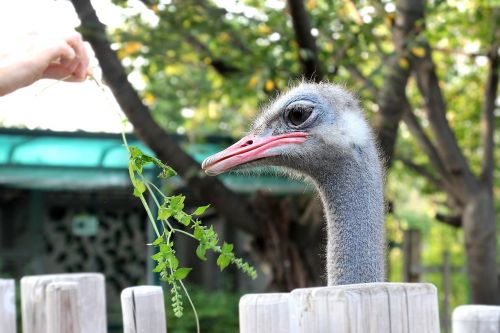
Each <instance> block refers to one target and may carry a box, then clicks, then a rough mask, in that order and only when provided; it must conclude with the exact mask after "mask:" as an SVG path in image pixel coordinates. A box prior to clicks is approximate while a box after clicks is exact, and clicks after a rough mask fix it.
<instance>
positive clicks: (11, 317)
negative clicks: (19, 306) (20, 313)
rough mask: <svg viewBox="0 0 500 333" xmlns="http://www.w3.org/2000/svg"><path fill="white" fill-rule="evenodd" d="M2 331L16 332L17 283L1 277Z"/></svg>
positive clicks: (0, 307)
mask: <svg viewBox="0 0 500 333" xmlns="http://www.w3.org/2000/svg"><path fill="white" fill-rule="evenodd" d="M0 331H1V332H5V333H16V332H17V331H16V284H15V281H14V280H11V279H0Z"/></svg>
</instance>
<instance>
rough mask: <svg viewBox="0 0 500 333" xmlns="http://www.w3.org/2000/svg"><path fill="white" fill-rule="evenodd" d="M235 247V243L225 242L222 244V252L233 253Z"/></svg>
mask: <svg viewBox="0 0 500 333" xmlns="http://www.w3.org/2000/svg"><path fill="white" fill-rule="evenodd" d="M233 248H234V246H233V244H231V243H226V242H224V244H223V245H222V249H221V251H222V253H225V254H227V253H232V252H233Z"/></svg>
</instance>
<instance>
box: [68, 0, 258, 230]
mask: <svg viewBox="0 0 500 333" xmlns="http://www.w3.org/2000/svg"><path fill="white" fill-rule="evenodd" d="M72 3H73V6H74V7H75V9H76V12H77V13H78V16H79V18H80V20H81V22H82V29H81V30H82V34H83V36H84V37H85V39H87V40H88V41H89V42H90V44H91V45H92V47H93V49H94V51H95V53H96V56H97V58H98V60H99V64H100V65H101V68H102V71H103V75H104V78H105V80H106V82H107V83H108V84H109V86H110V88H111V90H112V91H113V94H114V95H115V97H116V100H117V101H118V103H119V105H120V107H121V108H122V110H123V112H124V113H125V114H126V115H127V117H128V119H129V120H130V122H131V123H132V125H133V126H134V129H135V131H136V133H137V135H138V136H139V137H140V138H141V139H142V140H143V141H144V142H145V143H146V144H147V145H148V146H149V147H150V148H151V149H152V150H153V151H154V152H155V154H156V155H157V156H158V158H160V159H162V160H163V161H166V162H167V163H168V164H170V165H171V166H172V167H173V168H174V169H176V170H177V171H178V172H179V174H180V175H181V176H182V177H183V178H184V180H185V181H186V182H187V184H188V186H189V188H190V189H192V191H193V195H194V196H196V197H197V198H199V199H200V200H203V201H205V202H211V203H213V205H214V207H215V208H216V209H217V211H218V212H219V213H220V214H222V215H223V216H224V217H225V218H226V219H227V221H228V222H229V223H231V224H232V225H234V226H236V227H238V228H240V229H242V230H245V231H247V232H250V233H252V234H255V235H259V234H261V228H259V225H260V223H259V222H260V221H259V219H258V217H256V215H255V214H254V211H253V210H252V209H251V207H250V205H249V204H248V202H247V201H246V200H245V199H244V198H243V197H242V196H240V195H238V194H236V193H234V192H232V191H230V190H228V189H227V188H226V187H225V186H224V185H223V184H222V183H221V182H220V181H219V180H218V179H217V178H212V177H206V176H205V175H204V174H202V173H201V172H200V171H199V170H200V166H199V165H198V163H196V161H194V160H193V159H192V158H191V157H190V156H189V155H188V154H186V153H185V152H184V151H183V150H182V149H181V148H180V147H179V146H178V145H177V144H176V143H175V142H174V140H172V138H171V137H170V136H169V135H167V134H166V133H165V132H164V131H163V129H162V128H161V127H160V126H158V124H157V123H156V122H155V121H154V119H153V118H152V116H151V114H150V112H149V110H148V108H147V107H146V106H145V105H144V104H143V103H142V101H141V99H140V98H139V96H138V94H137V92H136V91H135V90H134V89H133V88H132V85H131V84H130V82H129V81H128V80H127V74H126V72H125V70H124V68H123V66H122V64H121V63H120V61H119V60H118V58H117V56H116V54H115V52H114V51H112V50H111V48H110V43H109V41H108V39H107V36H106V31H105V27H104V25H103V24H102V23H101V22H100V21H99V20H98V18H97V16H96V13H95V11H94V9H93V8H92V5H91V4H90V0H72Z"/></svg>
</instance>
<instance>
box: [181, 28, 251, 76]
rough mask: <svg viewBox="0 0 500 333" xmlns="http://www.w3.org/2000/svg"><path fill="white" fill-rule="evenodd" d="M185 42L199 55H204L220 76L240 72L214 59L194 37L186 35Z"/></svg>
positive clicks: (224, 62)
mask: <svg viewBox="0 0 500 333" xmlns="http://www.w3.org/2000/svg"><path fill="white" fill-rule="evenodd" d="M186 41H187V42H188V43H189V44H191V46H192V47H194V48H195V49H196V50H197V51H198V52H200V53H201V54H205V55H206V56H208V57H209V58H210V60H211V62H210V65H211V66H212V67H213V68H214V69H215V70H216V71H217V73H219V74H220V75H221V76H229V75H231V74H235V73H238V72H241V69H240V68H238V67H236V66H233V65H231V64H229V63H227V62H226V61H224V60H222V59H219V58H216V57H214V55H213V54H212V52H210V50H209V49H208V47H206V46H205V44H203V43H202V42H200V41H199V40H198V39H197V38H196V37H195V36H193V35H192V34H190V33H189V32H188V33H187V34H186Z"/></svg>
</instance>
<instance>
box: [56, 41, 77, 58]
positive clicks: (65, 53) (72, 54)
mask: <svg viewBox="0 0 500 333" xmlns="http://www.w3.org/2000/svg"><path fill="white" fill-rule="evenodd" d="M76 58H77V52H76V51H75V50H74V49H73V48H72V47H71V46H70V45H69V44H68V43H66V42H65V41H64V40H61V41H59V42H58V43H57V44H56V46H55V47H54V52H53V54H52V60H51V62H55V61H58V62H59V63H61V64H65V63H68V62H71V61H73V60H74V59H76Z"/></svg>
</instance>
